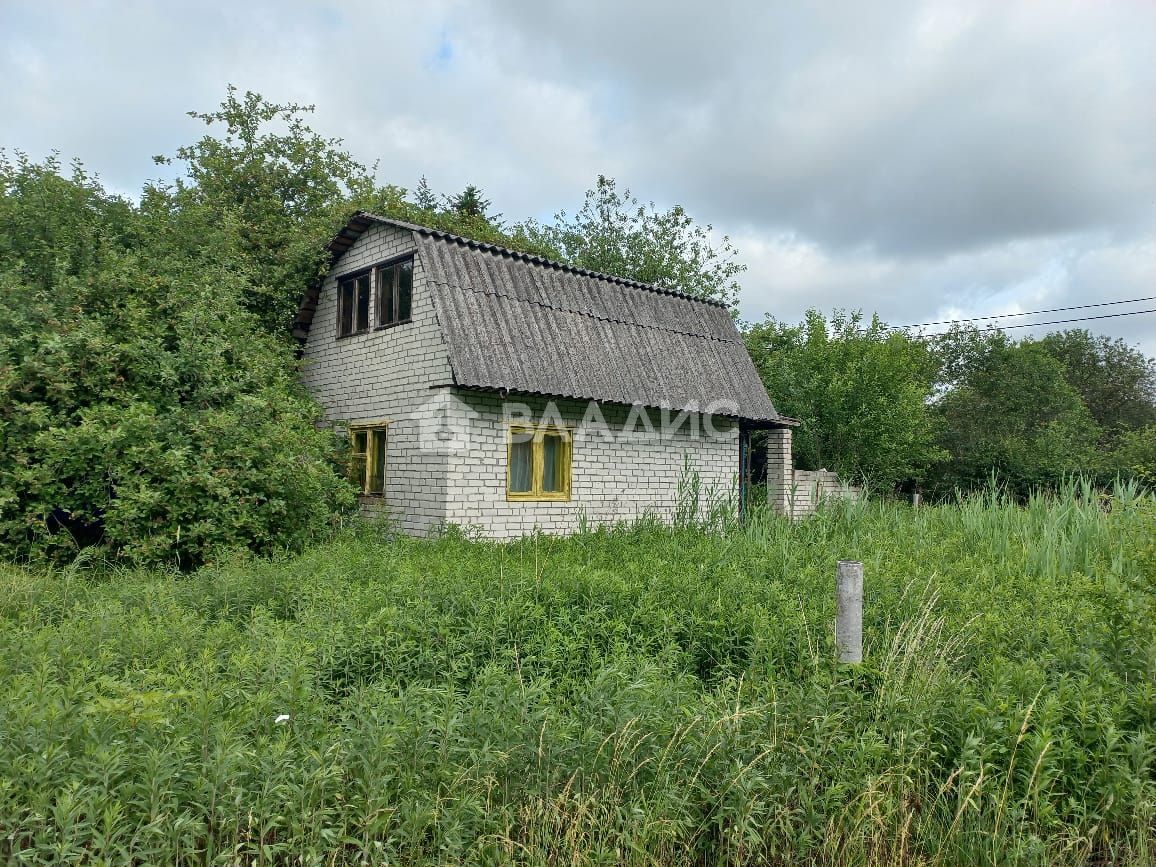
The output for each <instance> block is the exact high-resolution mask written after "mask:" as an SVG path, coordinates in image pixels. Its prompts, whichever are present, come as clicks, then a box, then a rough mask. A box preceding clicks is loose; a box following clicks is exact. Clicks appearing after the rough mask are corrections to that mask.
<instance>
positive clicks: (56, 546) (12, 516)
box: [0, 160, 354, 566]
mask: <svg viewBox="0 0 1156 867" xmlns="http://www.w3.org/2000/svg"><path fill="white" fill-rule="evenodd" d="M58 168H59V167H58V166H57V165H56V163H55V162H54V161H51V160H50V161H48V162H47V163H45V164H44V165H43V166H36V165H32V164H29V163H28V162H27V161H26V160H23V161H20V162H18V163H16V164H11V163H6V162H5V163H3V164H2V165H0V214H2V215H3V219H2V220H0V281H2V288H3V297H4V303H3V304H2V305H0V551H2V552H3V553H4V554H5V555H7V556H13V557H22V558H23V557H29V556H49V557H53V556H65V557H67V556H70V555H71V553H73V552H74V551H75V549H76V546H77V545H88V544H91V545H96V546H97V547H98V548H99V549H100V550H102V551H104V552H105V553H107V554H108V555H110V556H114V557H117V558H120V559H122V560H124V561H126V562H129V563H149V564H151V563H169V564H177V565H181V566H192V565H196V564H197V563H199V562H201V561H203V560H204V559H205V558H207V557H210V556H212V554H213V552H215V551H218V550H220V549H221V548H224V547H229V546H244V547H248V548H251V549H253V550H256V551H258V552H272V551H275V550H278V549H280V548H285V547H290V548H293V547H299V546H301V545H302V544H303V543H304V542H306V541H307V540H308V539H309V538H312V537H313V536H315V535H316V534H318V533H321V532H323V531H324V530H325V529H326V527H327V526H328V524H329V522H330V520H331V518H332V516H334V515H335V514H337V513H339V512H341V511H343V510H344V509H346V508H348V507H349V506H350V505H351V503H352V502H353V501H354V498H353V493H352V491H351V489H350V488H349V486H348V485H347V484H346V483H345V482H344V481H343V480H342V479H341V478H340V477H339V476H338V475H337V474H336V473H334V472H333V466H332V456H333V453H334V447H335V442H334V438H333V436H332V434H330V433H327V432H325V431H323V430H320V429H318V428H317V427H316V425H315V422H316V421H317V420H318V413H317V408H316V406H315V405H314V404H313V403H312V401H310V400H309V399H308V398H307V397H306V396H305V395H304V394H303V393H302V392H301V391H300V389H299V387H298V385H297V383H296V378H295V375H294V364H293V359H292V353H291V350H290V349H289V347H288V346H287V345H286V343H285V341H283V340H281V339H278V338H276V337H274V336H272V335H270V334H268V333H267V332H265V331H264V330H263V329H261V328H260V327H259V326H258V323H257V321H256V319H255V317H254V316H253V315H252V314H250V313H248V312H246V311H245V310H244V309H243V307H242V305H241V299H244V298H247V297H250V293H251V290H252V282H251V280H252V274H253V271H252V261H251V259H250V257H249V256H248V255H247V254H246V253H243V252H241V251H238V250H235V249H231V248H230V246H229V244H227V243H222V242H223V240H225V239H226V234H227V233H220V232H218V233H215V234H212V233H210V234H206V235H204V236H202V237H200V238H194V239H189V241H188V243H189V244H191V245H193V246H196V244H197V242H198V241H202V240H203V241H204V242H205V243H206V245H207V247H208V252H207V253H205V254H204V255H201V256H199V257H198V258H195V259H189V258H187V257H186V256H185V255H184V254H183V251H182V248H181V247H180V246H179V245H177V244H176V243H175V242H174V241H173V240H172V239H170V238H167V237H165V230H166V224H165V223H164V222H163V221H160V220H158V219H156V218H155V216H152V215H149V214H147V213H143V212H140V211H137V210H136V209H134V208H133V207H132V206H131V205H129V204H127V203H125V202H123V201H121V200H119V199H117V198H116V197H113V196H109V195H108V194H106V193H105V192H104V191H103V190H102V189H101V187H100V185H99V184H98V183H97V182H96V181H95V180H93V179H92V178H90V177H89V176H88V175H86V174H85V173H84V172H83V170H81V169H79V168H78V169H76V170H74V173H73V177H72V179H71V180H68V179H65V178H62V177H60V176H59V174H58ZM154 204H155V202H154ZM185 225H186V226H187V225H189V224H187V223H186V224H185Z"/></svg>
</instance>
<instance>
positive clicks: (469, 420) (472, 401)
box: [302, 225, 739, 538]
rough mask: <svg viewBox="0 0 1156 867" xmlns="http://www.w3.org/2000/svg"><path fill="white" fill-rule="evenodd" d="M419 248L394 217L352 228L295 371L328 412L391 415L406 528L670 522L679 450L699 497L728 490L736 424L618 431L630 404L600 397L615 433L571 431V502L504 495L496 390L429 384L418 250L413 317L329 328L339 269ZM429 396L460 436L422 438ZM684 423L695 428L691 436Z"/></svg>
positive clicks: (442, 354)
mask: <svg viewBox="0 0 1156 867" xmlns="http://www.w3.org/2000/svg"><path fill="white" fill-rule="evenodd" d="M416 249H417V245H416V243H415V241H414V237H413V234H412V232H409V231H406V230H403V229H399V228H396V227H393V226H383V225H374V226H371V227H370V228H369V229H367V230H366V231H365V233H364V234H362V235H361V237H360V238H358V240H357V241H356V242H355V243H354V245H353V246H352V247H351V248H350V249H349V251H348V252H347V253H346V254H345V255H344V256H342V258H341V259H340V260H339V261H338V263H337V265H336V267H335V268H334V270H333V273H332V274H331V275H330V276H329V277H328V279H327V280H326V282H325V285H324V286H323V287H322V290H321V293H320V297H319V298H318V304H317V311H316V313H315V315H314V317H313V322H312V325H311V328H310V332H309V337H308V340H307V342H306V345H305V355H304V360H305V364H304V369H303V373H302V379H303V381H304V383H305V385H306V386H307V387H308V388H309V390H310V391H311V392H312V393H313V395H314V396H315V397H316V398H317V399H318V400H319V401H320V402H321V404H322V406H323V407H324V408H325V414H326V417H327V418H328V419H330V420H332V421H345V422H367V421H380V420H386V419H388V420H390V425H389V429H388V434H387V455H386V484H385V504H386V509H387V511H388V514H389V516H390V517H391V519H392V520H393V521H395V522H396V523H397V524H398V525H399V526H400V527H401V528H402V529H403V530H404V531H406V532H409V533H414V534H418V535H425V534H427V533H429V532H430V531H431V530H433V529H435V528H437V527H439V526H441V525H443V524H445V523H447V522H448V523H455V524H459V525H462V526H464V527H467V528H470V529H473V530H477V531H480V532H481V533H482V534H483V535H486V536H489V537H496V538H505V537H511V536H517V535H521V534H523V533H528V532H531V531H533V530H534V529H535V528H539V529H541V530H543V531H545V532H551V533H565V532H572V531H574V530H576V529H577V528H578V526H579V522H580V520H581V517H582V516H585V519H586V521H587V522H588V524H590V525H591V526H593V525H597V524H603V523H613V522H616V521H622V520H630V519H633V518H637V517H641V516H642V515H645V514H653V515H656V516H658V517H660V518H662V519H664V520H667V521H669V520H670V519H671V518H672V516H673V515H674V512H675V509H676V508H677V505H678V502H677V501H678V486H679V479H680V477H681V476H682V475H683V461H684V455H686V456H687V458H688V460H689V467H690V469H691V470H692V471H694V472H697V473H698V475H699V479H700V492H701V493H700V504H701V505H702V506H703V507H704V508H705V506H706V500H707V499H708V498H709V497H710V496H712V495H713V496H715V497H725V496H728V495H731V494H732V493H733V492H734V489H735V484H736V477H737V473H738V466H739V442H738V436H737V432H736V434H735V435H734V436H732V437H729V438H712V437H708V436H704V435H703V434H704V429H703V425H702V419H701V417H698V418H693V417H692V418H691V419H688V420H687V422H686V423H685V424H684V425H683V426H682V428H681V429H680V430H679V431H678V432H677V433H675V434H674V435H672V436H668V437H663V436H661V435H654V436H648V435H645V434H643V432H642V431H641V430H639V434H640V435H639V436H638V437H636V438H630V439H628V440H626V441H624V439H623V437H621V436H620V434H621V432H622V430H623V427H624V425H625V422H626V421H627V419H628V416H629V414H630V412H631V410H630V408H629V407H622V406H604V407H602V414H603V416H604V418H605V421H606V427H607V429H608V430H609V431H611V432H612V433H613V435H614V441H613V442H608V441H606V439H605V438H604V437H601V436H594V437H587V436H584V435H583V433H582V432H581V431H579V432H578V433H577V434H576V435H575V438H574V442H573V447H572V476H571V494H572V499H571V500H570V501H569V502H533V501H529V502H527V501H508V500H507V499H506V464H507V460H508V458H507V439H506V431H507V427H506V424H505V422H504V420H503V410H502V398H501V397H500V396H499V395H497V394H491V393H485V392H470V391H462V390H460V389H433V390H431V387H432V386H439V385H446V384H448V383H450V382H452V371H451V369H450V365H449V358H448V354H447V351H446V347H445V343H444V341H443V338H442V334H441V331H440V329H439V328H438V325H437V321H436V317H435V314H434V308H433V300H432V297H431V293H430V292H429V291H428V290H427V287H426V283H425V273H424V269H423V268H422V263H421V261H420V260H417V259H415V262H414V290H413V314H412V321H411V322H409V323H407V324H404V325H396V326H392V327H389V328H385V329H382V330H380V331H370V332H368V333H366V334H359V335H352V336H349V337H343V338H341V339H337V281H338V279H339V278H341V277H342V276H344V275H346V274H349V273H351V272H354V271H359V270H361V269H362V268H365V267H367V266H370V265H373V264H376V263H378V262H383V261H386V260H389V259H392V258H395V257H397V256H402V255H405V254H406V253H410V252H415V251H416ZM431 400H433V401H435V402H437V401H442V402H443V403H441V404H439V406H444V407H445V419H446V422H447V423H448V425H449V426H450V427H451V428H453V429H454V430H457V431H467V432H468V445H466V443H463V442H460V441H454V442H450V443H446V444H445V447H444V448H440V447H439V444H438V442H437V441H436V440H433V441H431V438H430V435H429V434H430V429H429V426H428V425H429V416H428V413H429V411H430V410H429V408H430V401H431ZM508 400H510V401H515V402H519V403H523V404H525V405H527V406H529V407H530V408H531V409H532V411H533V413H534V416H535V418H540V416H541V412H542V410H543V408H545V406H546V404H547V402H546V400H545V399H535V398H526V397H519V396H511V397H509V398H508ZM555 406H556V407H557V409H558V411H559V413H560V415H561V420H562V422H563V423H564V424H566V425H573V426H575V427H578V425H579V423H580V422H581V420H582V418H583V416H584V414H585V413H586V411H587V408H588V405H587V403H586V402H584V401H558V402H556V404H555ZM648 416H649V418H650V420H651V421H652V423H653V424H654V426H655V427H656V428H659V427H660V417H661V414H660V412H659V411H658V410H650V411H648ZM423 425H424V427H423ZM692 425H693V426H694V428H696V429H697V430H698V432H699V435H698V436H694V435H692V433H691V431H692ZM638 427H640V426H638ZM719 427H722V423H721V421H720V423H719ZM371 505H373V504H369V503H367V508H366V511H367V512H372V511H373V509H372V508H371V507H370V506H371ZM377 505H380V504H377Z"/></svg>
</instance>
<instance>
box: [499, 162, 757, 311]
mask: <svg viewBox="0 0 1156 867" xmlns="http://www.w3.org/2000/svg"><path fill="white" fill-rule="evenodd" d="M520 229H521V231H522V232H523V233H524V234H525V235H526V237H527V238H528V239H529V240H530V241H532V242H535V243H538V244H540V245H543V246H545V247H548V248H553V249H555V250H557V251H558V253H559V254H560V258H561V259H562V260H563V261H565V262H568V263H569V264H571V265H574V266H576V267H579V268H587V269H589V270H591V271H599V272H602V273H604V274H614V275H616V276H618V277H625V278H627V279H630V280H638V281H640V282H642V283H653V284H655V285H656V286H659V287H661V288H663V289H669V290H672V291H676V292H684V293H686V294H688V295H695V296H698V297H700V298H710V299H713V300H716V301H721V302H723V303H724V304H726V305H728V306H729V307H732V308H733V307H734V306H735V305H736V304H737V303H738V295H739V284H738V281H737V279H736V278H737V277H738V275H739V274H741V273H742V272H743V271H744V270H745V268H746V266H745V265H741V264H739V263H738V262H736V261H735V258H734V257H735V255H736V253H737V251H736V250H735V248H734V247H733V246H732V244H731V242H730V239H729V238H727V237H726V236H724V237H723V238H721V239H720V240H719V241H718V242H717V244H716V243H715V241H714V239H713V238H712V236H711V226H710V225H699V224H697V223H696V222H695V221H694V219H693V218H692V217H691V216H690V214H688V213H687V212H686V210H685V209H684V208H683V207H682V206H681V205H675V206H674V207H673V208H671V209H670V210H668V211H659V210H658V209H657V208H656V207H655V205H654V203H653V202H651V203H649V204H648V205H641V204H639V202H638V200H637V199H636V198H634V197H633V196H632V195H631V194H630V191H629V190H624V191H623V192H621V193H620V192H619V191H618V186H617V183H616V182H615V181H614V180H613V179H612V178H607V177H605V176H602V175H599V177H598V182H597V184H596V185H595V187H594V189H592V190H589V191H587V193H586V200H585V203H584V204H583V205H582V207H581V209H580V210H579V211H578V212H577V213H576V214H575V215H574V216H573V217H570V216H568V215H567V214H566V212H565V211H560V212H558V213H557V214H556V215H555V217H554V225H551V226H543V225H540V224H537V223H533V222H527V223H525V224H523V225H522V226H521V227H520Z"/></svg>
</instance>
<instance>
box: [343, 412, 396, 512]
mask: <svg viewBox="0 0 1156 867" xmlns="http://www.w3.org/2000/svg"><path fill="white" fill-rule="evenodd" d="M388 427H389V422H388V421H374V422H361V423H358V424H351V425H349V467H348V477H349V481H350V483H351V484H353V485H355V486H356V487H357V488H358V489H359V490H360V492H361V495H362V496H363V497H384V496H385V478H386V465H385V461H386V454H387V443H388V439H389V438H388V435H387V433H386V431H387V428H388ZM359 434H364V435H365V451H359V450H358V447H357V438H358V435H359ZM379 462H380V467H381V480H380V490H374V488H376V487H378V486H377V484H375V483H376V482H377V479H376V478H375V477H374V476H375V475H376V472H375V471H376V469H377V467H378V466H379Z"/></svg>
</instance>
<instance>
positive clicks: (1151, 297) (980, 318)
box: [896, 295, 1156, 328]
mask: <svg viewBox="0 0 1156 867" xmlns="http://www.w3.org/2000/svg"><path fill="white" fill-rule="evenodd" d="M1140 301H1156V295H1149V296H1148V297H1146V298H1127V299H1125V300H1123V301H1101V302H1099V303H1098V304H1077V305H1075V306H1074V307H1051V308H1049V309H1047V310H1031V311H1029V312H1027V313H997V314H995V315H993V316H974V317H972V318H971V319H943V320H941V321H939V322H920V323H919V324H918V325H899V326H896V327H897V328H929V327H931V326H932V325H955V324H956V323H957V322H984V321H986V320H988V319H1009V318H1011V317H1013V316H1038V315H1039V314H1041V313H1063V312H1065V311H1067V310H1087V309H1088V308H1090V307H1111V306H1112V305H1113V304H1136V303H1138V302H1140ZM1138 312H1141V313H1147V312H1149V311H1146V310H1141V311H1138ZM1112 315H1116V316H1126V315H1127V314H1126V313H1119V314H1112ZM1091 318H1100V319H1106V318H1108V317H1107V316H1102V317H1091ZM1066 321H1070V322H1078V321H1080V320H1078V319H1072V320H1066ZM1040 324H1041V325H1051V324H1053V323H1050V322H1042V323H1040ZM1004 327H1006V328H1026V327H1027V326H1025V325H1007V326H1004Z"/></svg>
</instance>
